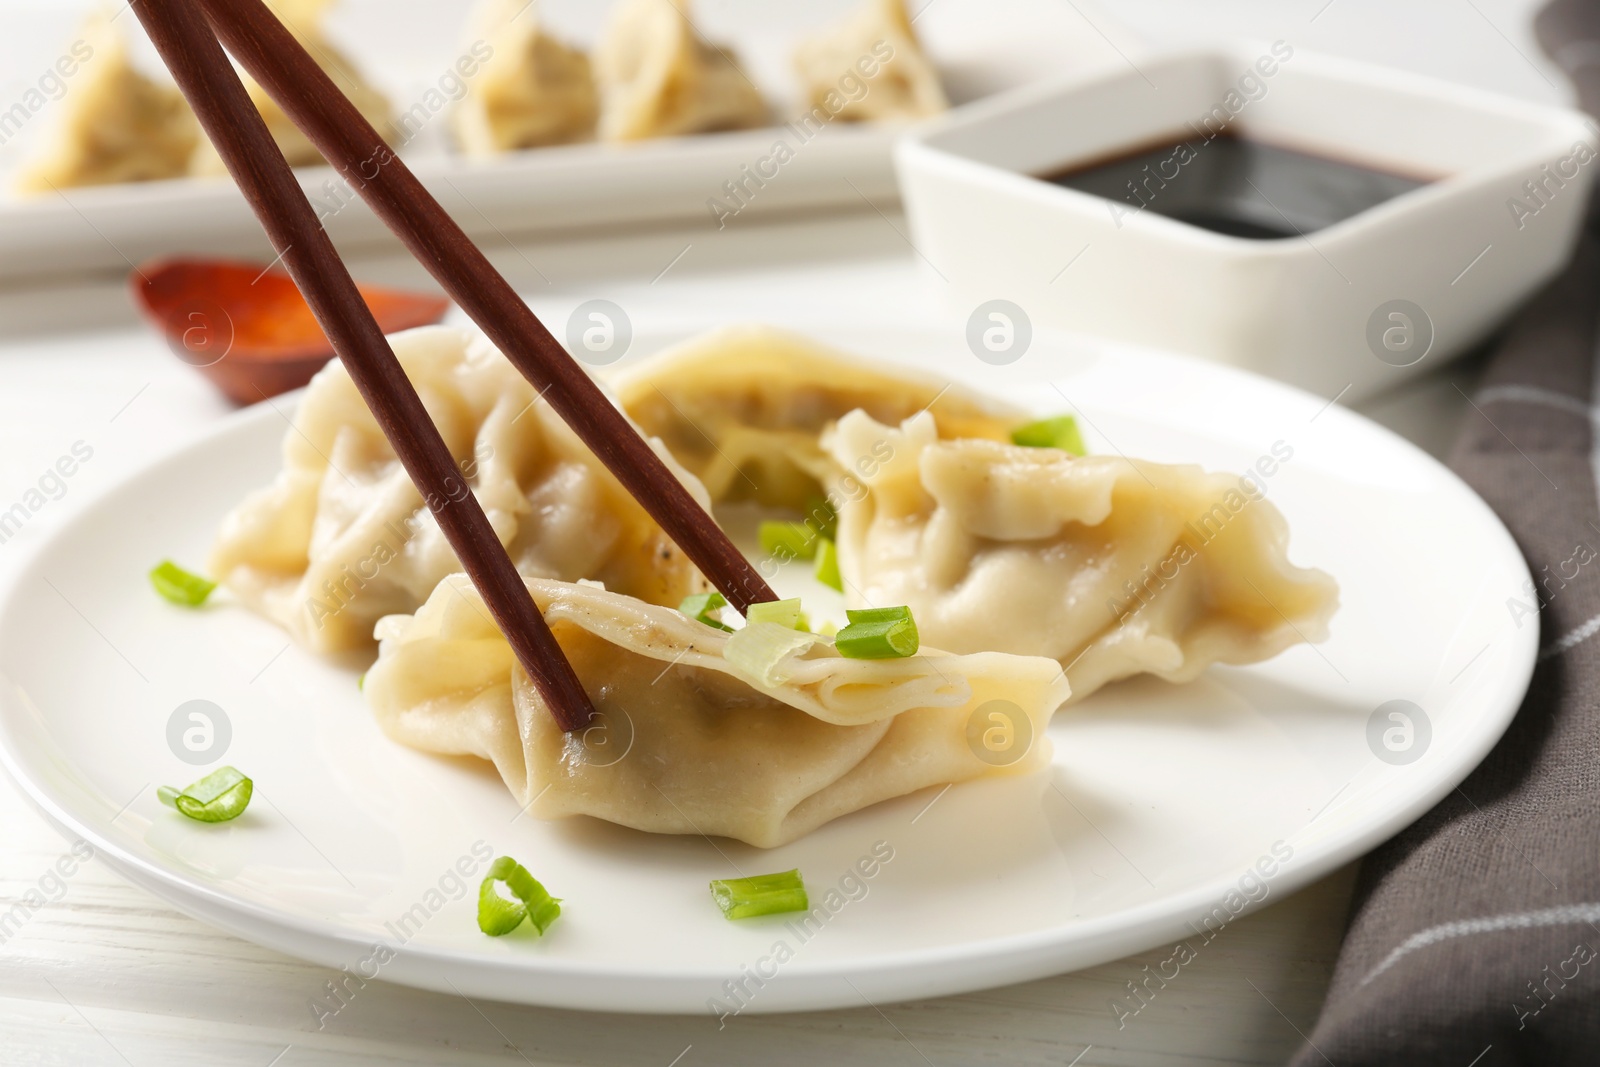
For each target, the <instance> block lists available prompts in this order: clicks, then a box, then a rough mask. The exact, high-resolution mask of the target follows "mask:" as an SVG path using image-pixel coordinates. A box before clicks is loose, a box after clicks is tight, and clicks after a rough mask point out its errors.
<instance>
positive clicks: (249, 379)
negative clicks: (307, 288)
mask: <svg viewBox="0 0 1600 1067" xmlns="http://www.w3.org/2000/svg"><path fill="white" fill-rule="evenodd" d="M128 281H129V288H130V289H131V290H132V291H133V298H134V302H135V303H136V304H137V305H138V306H139V310H140V312H141V313H143V315H144V317H145V319H146V320H147V321H148V322H149V323H150V324H151V325H152V326H154V327H155V328H156V329H157V330H159V331H160V332H161V335H162V336H163V337H165V338H166V341H167V347H169V348H171V349H172V354H173V355H175V356H177V357H178V358H179V359H181V360H183V362H185V363H187V364H188V365H189V366H191V367H194V368H195V369H196V370H198V371H199V372H200V373H201V374H203V375H205V376H206V378H208V379H209V380H210V381H211V383H212V384H213V385H215V386H216V387H217V388H218V389H220V390H221V391H222V394H223V395H224V396H226V397H227V398H228V399H229V400H231V401H233V402H234V403H235V404H254V403H255V402H256V401H258V400H265V399H267V398H268V397H273V396H277V395H278V394H279V393H286V392H288V391H289V390H290V389H298V388H300V387H301V386H302V385H304V384H306V383H307V382H309V381H310V380H311V376H312V375H313V374H315V373H317V371H319V370H321V369H322V366H323V364H325V363H327V362H328V360H330V359H332V358H333V347H332V346H331V345H330V344H329V343H328V338H327V335H326V334H324V333H323V332H322V327H321V326H319V325H318V324H317V320H316V319H315V318H314V317H313V316H312V314H311V308H310V307H309V306H308V305H307V304H306V301H305V297H303V296H301V295H300V290H299V289H297V288H296V287H295V284H294V282H293V281H291V280H290V278H289V276H288V275H287V274H285V273H283V272H282V271H281V270H274V269H273V267H272V266H271V265H270V264H257V263H241V262H236V261H232V260H202V259H171V260H163V261H160V262H154V263H146V264H145V265H144V266H142V267H140V268H138V269H137V270H135V271H134V272H133V273H132V274H131V275H129V279H128ZM358 288H359V290H360V292H361V296H362V298H363V299H365V300H366V302H367V306H368V307H369V308H371V309H372V315H373V318H375V319H377V320H378V325H379V326H381V327H382V328H383V331H384V333H393V332H394V331H396V330H408V329H410V328H411V327H413V326H426V325H429V324H430V323H435V322H438V321H439V320H440V319H441V318H443V317H444V313H445V310H446V309H447V308H448V307H449V306H450V301H448V300H446V299H445V298H444V297H442V296H437V295H434V294H431V293H412V292H406V291H404V290H400V289H388V288H384V287H380V286H376V285H362V286H358Z"/></svg>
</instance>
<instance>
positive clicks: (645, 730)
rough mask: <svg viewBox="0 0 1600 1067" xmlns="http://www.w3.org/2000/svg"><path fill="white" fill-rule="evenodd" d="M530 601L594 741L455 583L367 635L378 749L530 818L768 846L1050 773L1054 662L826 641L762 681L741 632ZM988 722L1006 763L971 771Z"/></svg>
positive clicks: (583, 588) (613, 603)
mask: <svg viewBox="0 0 1600 1067" xmlns="http://www.w3.org/2000/svg"><path fill="white" fill-rule="evenodd" d="M528 588H529V590H530V591H531V592H532V593H533V598H534V600H535V602H536V603H538V605H539V607H540V608H541V609H542V610H543V612H544V616H545V619H546V621H548V622H549V624H550V628H551V630H552V631H553V632H554V634H555V636H556V640H557V641H558V642H559V643H560V645H561V647H562V650H563V651H564V652H565V653H566V656H567V658H568V660H570V661H571V663H572V665H573V668H574V670H576V671H577V674H578V677H579V679H581V680H582V682H583V685H584V688H585V689H586V690H587V691H588V693H589V695H590V697H591V699H592V700H593V701H594V704H595V708H596V710H597V711H598V712H599V713H600V718H599V719H597V720H596V723H595V724H594V725H593V726H591V727H590V728H589V731H586V732H575V733H573V734H564V733H562V732H561V731H560V729H559V728H558V727H557V726H556V725H555V722H554V720H553V719H552V718H551V717H550V715H549V713H548V712H547V711H546V710H545V708H544V707H543V705H542V704H541V702H540V698H539V696H538V693H537V691H536V690H534V688H533V687H532V686H531V685H530V684H529V682H528V680H527V678H526V676H524V675H523V674H522V672H521V668H520V667H518V666H517V665H516V664H515V663H514V662H513V658H512V654H511V650H510V647H509V646H508V645H507V644H506V642H505V639H504V638H503V637H502V636H501V635H500V632H499V631H498V630H497V629H496V628H495V626H494V624H493V623H492V622H491V621H490V620H489V616H488V614H487V611H486V609H485V608H484V606H483V603H482V600H481V599H480V598H479V597H478V593H477V592H476V590H475V589H474V588H473V586H472V585H471V583H470V582H468V581H467V580H466V578H465V577H464V576H462V575H454V576H452V577H450V578H447V579H445V581H444V582H442V583H441V584H440V586H439V588H438V589H437V590H435V592H434V594H433V596H431V597H429V598H428V602H427V603H426V604H424V605H423V606H422V608H421V609H420V610H419V611H418V612H417V613H416V615H415V616H397V617H393V618H388V619H384V620H383V621H382V622H381V623H380V624H379V627H378V636H379V637H380V639H381V641H382V644H381V646H380V650H379V655H378V662H377V664H376V665H375V666H373V668H372V669H371V670H370V671H369V672H368V673H367V677H366V683H365V685H364V687H363V689H364V692H365V695H366V700H367V703H368V705H369V706H370V707H371V708H372V710H373V712H374V714H375V715H376V717H377V720H378V723H379V725H380V726H381V728H382V729H383V731H384V732H385V733H386V734H387V735H388V736H389V737H391V738H393V739H394V740H397V741H400V742H401V743H403V744H407V745H411V746H413V747H415V748H420V749H424V750H426V751H430V752H438V753H444V754H449V755H472V756H479V757H481V758H483V759H487V760H490V761H492V762H493V763H494V765H495V767H496V768H497V769H498V770H499V772H500V774H501V776H502V777H503V778H504V779H505V782H506V785H507V786H508V787H509V788H510V789H511V792H512V794H513V795H514V796H515V797H516V799H517V802H518V803H519V804H523V805H525V806H527V807H528V810H529V811H530V812H531V813H532V814H534V815H536V816H538V817H541V818H558V817H561V816H567V815H591V816H594V817H596V818H600V819H605V820H607V821H610V822H614V823H619V824H621V825H623V826H631V827H634V828H636V829H640V830H646V831H650V832H653V833H667V834H717V835H722V836H726V837H733V838H737V839H739V840H741V841H745V842H748V843H749V844H752V845H756V846H759V847H772V846H775V845H781V844H783V843H785V842H787V841H792V840H794V839H795V838H797V837H800V836H801V835H803V834H806V833H808V832H810V831H811V830H813V829H815V828H816V827H818V826H821V825H822V824H823V823H826V822H828V821H830V820H832V819H836V818H838V817H839V816H841V815H845V814H848V813H849V812H852V811H856V810H859V809H861V808H864V807H867V806H869V805H871V804H875V803H877V802H879V801H881V800H887V799H889V798H891V797H897V796H902V795H904V794H906V793H911V792H915V791H916V790H918V789H922V788H925V787H927V786H930V785H940V784H943V783H946V782H959V781H964V780H966V779H970V778H976V777H979V776H980V775H985V774H993V773H1008V774H1016V773H1022V772H1026V771H1031V770H1035V769H1037V768H1039V767H1042V766H1044V765H1045V764H1047V763H1048V762H1049V759H1050V744H1049V740H1048V738H1047V737H1046V736H1045V732H1044V731H1045V727H1046V725H1047V724H1048V722H1049V719H1050V715H1051V713H1052V712H1054V710H1055V709H1056V707H1057V706H1059V705H1060V704H1061V702H1062V701H1063V700H1064V699H1065V698H1066V696H1067V684H1066V681H1065V676H1064V675H1063V672H1062V670H1061V667H1060V665H1059V664H1057V663H1056V662H1055V661H1054V660H1049V659H1043V658H1038V657H1033V658H1029V657H1022V656H1007V655H1000V654H998V653H979V654H977V655H971V656H949V655H945V654H943V653H928V652H926V651H925V652H924V653H923V654H921V655H917V656H914V657H911V658H909V659H899V660H857V659H844V658H842V657H840V656H839V655H838V654H837V653H836V652H835V651H834V649H833V644H832V642H831V641H830V640H828V639H826V638H820V637H814V638H811V639H812V640H814V641H815V644H812V645H810V646H809V647H808V648H805V649H802V650H799V651H796V652H795V653H793V654H792V655H791V656H790V657H789V658H787V659H786V660H784V661H782V662H780V663H779V664H778V665H777V666H776V667H775V668H773V670H772V673H771V674H769V675H766V676H763V677H756V676H754V675H753V674H746V673H744V671H743V670H741V668H740V667H738V666H735V664H734V663H733V662H730V661H729V658H728V652H729V649H730V647H731V645H732V644H733V643H734V642H736V641H738V640H739V638H738V637H736V636H734V635H730V634H727V633H723V632H722V631H720V630H715V629H713V628H711V627H709V626H706V625H704V624H702V623H699V622H696V621H694V620H692V619H690V618H688V617H686V616H684V615H682V614H680V613H679V612H676V611H673V610H670V609H667V608H660V607H653V606H651V605H648V604H645V603H642V602H640V601H638V600H634V599H631V598H629V597H625V596H621V595H620V594H617V593H612V592H607V591H605V590H603V589H599V588H596V587H594V586H592V585H587V584H583V585H569V584H566V583H562V582H553V581H543V580H538V579H533V580H530V581H529V582H528ZM758 625H761V626H768V627H774V628H776V625H777V624H775V623H762V624H758ZM795 636H799V635H795ZM996 715H999V716H1001V718H998V719H997V718H995V716H996ZM974 724H976V726H974ZM995 726H1000V727H1001V728H1002V729H1005V728H1009V729H1010V730H1011V731H1012V735H1011V736H1012V737H1013V738H1014V739H1015V740H1014V742H1013V743H1015V744H1016V745H1017V748H1018V751H1016V752H1001V753H999V754H998V756H997V755H995V752H996V750H995V747H994V746H993V745H991V746H989V752H990V753H991V754H990V756H989V758H980V756H979V755H978V753H979V752H980V751H983V750H984V741H983V738H984V737H985V734H984V731H985V730H987V729H992V728H993V727H995ZM591 732H592V733H591ZM1024 737H1025V738H1027V739H1028V740H1026V741H1023V740H1021V739H1022V738H1024ZM969 738H972V739H973V740H970V741H969Z"/></svg>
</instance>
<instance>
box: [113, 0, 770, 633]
mask: <svg viewBox="0 0 1600 1067" xmlns="http://www.w3.org/2000/svg"><path fill="white" fill-rule="evenodd" d="M143 2H148V0H143ZM198 3H199V4H200V6H201V8H202V9H203V10H204V12H205V16H206V18H207V19H208V20H209V21H210V23H211V27H212V29H213V30H214V31H215V32H216V34H217V36H218V37H219V38H221V40H222V43H223V44H225V45H226V46H227V47H228V50H229V51H230V52H231V53H233V55H234V57H235V58H236V59H237V60H238V61H239V63H240V64H241V65H242V66H243V67H244V68H245V69H246V70H247V71H249V72H250V74H251V75H252V76H253V77H254V78H255V79H256V81H257V82H259V83H260V84H261V86H262V87H263V88H264V89H266V91H267V93H268V94H269V95H270V96H271V97H272V98H273V100H275V101H276V102H277V104H278V106H279V107H281V108H283V110H284V113H285V114H287V115H288V116H289V118H290V119H291V120H292V121H293V122H294V124H295V125H296V126H298V127H299V128H300V130H301V132H302V133H304V134H305V135H306V136H307V137H308V138H309V139H310V140H311V143H312V144H314V145H316V146H317V148H318V149H319V150H320V151H321V152H322V154H323V156H325V157H326V158H327V160H328V162H330V163H331V164H332V165H333V166H334V167H335V168H337V169H338V170H339V171H340V173H341V174H343V176H344V178H345V179H346V180H347V181H348V182H349V183H350V185H351V187H352V188H354V189H355V190H356V192H357V193H359V194H360V195H361V197H362V199H364V200H365V201H366V202H367V204H368V205H369V206H371V208H372V210H373V211H374V212H375V213H376V214H377V215H378V217H379V218H381V219H382V220H383V221H384V223H385V224H386V225H387V226H388V227H389V229H391V230H393V231H394V232H395V234H396V235H397V236H398V237H399V238H400V239H401V241H403V242H404V243H405V245H406V247H407V248H409V249H410V250H411V254H412V255H413V256H415V257H416V259H417V261H418V262H420V263H421V264H422V265H423V266H424V267H426V268H427V270H428V272H429V273H430V274H432V275H433V277H434V278H435V279H436V280H437V281H438V282H439V284H440V285H441V286H442V287H443V288H444V290H445V291H446V292H447V293H449V294H450V296H451V297H452V298H453V299H454V300H455V301H456V303H457V304H459V305H461V307H462V309H463V310H465V311H466V313H467V314H468V315H469V316H470V317H471V318H472V320H473V321H474V322H476V323H477V324H478V326H479V327H480V328H481V329H482V330H483V331H484V333H486V334H487V335H488V336H489V338H490V339H491V340H492V341H494V343H495V344H496V345H497V346H498V347H499V348H500V350H501V351H502V352H504V353H505V355H506V358H507V359H509V360H510V361H511V363H512V364H513V365H514V366H515V367H516V368H517V369H518V370H519V371H520V372H521V373H522V375H523V377H525V378H527V379H528V381H530V382H532V383H533V385H534V387H535V388H537V389H539V391H540V392H541V393H542V394H543V395H545V396H546V397H547V399H548V400H549V402H550V405H551V406H552V407H553V408H555V410H556V412H557V413H558V414H560V416H561V417H562V418H563V419H565V420H566V423H567V425H568V426H570V427H572V429H573V431H574V432H575V433H576V434H577V435H578V437H579V438H581V439H582V440H583V443H584V444H586V445H588V446H589V449H590V450H591V451H593V452H594V454H595V455H596V456H598V457H599V458H600V461H601V462H603V463H604V464H605V465H606V467H607V468H609V469H610V471H611V473H612V474H614V475H615V476H616V478H617V480H618V481H620V482H621V483H622V485H623V487H624V488H626V489H627V490H628V492H629V493H630V494H632V496H633V498H634V499H635V500H637V501H639V503H640V504H641V505H643V506H644V508H645V510H646V511H648V512H649V513H650V516H651V518H653V519H654V520H655V521H656V523H657V524H658V525H659V526H660V527H661V528H662V529H663V530H665V531H666V533H667V535H668V536H669V537H671V538H672V539H673V541H675V542H676V543H677V545H678V547H679V548H680V549H682V550H683V552H684V553H685V554H686V555H687V556H688V557H689V558H690V559H691V560H693V561H694V563H695V565H696V566H698V567H699V568H700V570H701V572H702V573H703V574H705V576H706V577H707V578H708V579H710V580H711V583H712V584H713V585H715V586H716V587H717V588H718V589H719V590H721V592H722V595H723V596H725V597H727V599H728V602H729V603H730V604H732V605H733V606H734V607H735V608H737V609H738V610H739V611H741V612H743V611H745V610H747V609H748V608H749V606H750V605H751V604H758V603H763V602H765V601H769V600H776V599H777V594H775V593H774V592H773V591H772V590H771V588H769V587H768V585H767V583H766V581H765V580H763V579H762V577H761V575H760V574H759V573H758V572H757V571H756V569H755V568H754V567H753V566H751V564H750V561H749V560H747V559H745V557H744V555H743V554H742V553H740V551H739V550H738V549H737V548H735V547H734V546H733V542H731V541H729V540H728V537H727V535H726V534H724V533H723V532H722V530H721V528H720V527H718V526H717V524H716V522H715V521H713V520H712V518H711V516H710V515H708V514H707V513H706V511H705V509H704V508H702V507H700V505H699V504H698V503H696V501H695V499H694V497H693V496H691V495H690V494H689V491H688V490H687V489H685V488H684V486H683V484H682V483H681V482H679V481H678V479H677V478H675V477H674V476H673V475H672V473H671V471H669V470H668V469H667V466H666V464H665V463H663V462H662V461H661V458H660V457H659V456H657V455H656V454H655V452H654V451H652V450H651V448H650V446H649V445H648V444H646V443H645V441H644V439H643V438H642V437H640V436H639V434H638V432H637V431H636V430H634V428H633V427H632V425H630V424H629V422H628V420H627V418H626V417H624V416H623V414H622V413H621V412H620V411H618V410H617V409H616V408H615V407H614V406H612V404H611V403H610V402H609V401H608V400H607V399H606V398H605V394H603V393H602V392H601V391H600V389H599V387H598V386H596V385H595V383H594V381H593V380H591V379H590V377H589V375H588V374H586V373H585V372H584V370H583V368H582V367H580V366H578V364H577V362H576V361H574V360H573V358H572V357H571V356H569V355H568V354H567V352H566V350H565V349H564V348H562V347H561V344H560V343H559V342H558V341H557V340H556V339H555V338H554V337H552V336H551V335H550V331H549V330H547V329H545V327H544V325H543V324H542V323H540V321H539V320H538V318H537V317H536V316H535V315H534V314H533V312H532V311H531V310H530V309H529V308H528V306H527V304H525V303H523V302H522V300H521V299H520V298H519V297H518V296H517V294H516V292H515V291H514V290H513V289H512V288H511V286H510V284H509V283H507V282H506V280H505V279H504V278H503V277H501V276H500V273H499V272H498V271H496V270H495V269H494V267H493V266H491V265H490V263H489V261H488V259H487V258H485V257H484V255H483V253H482V252H480V251H479V250H478V248H477V247H476V246H475V245H474V244H473V243H472V241H471V240H469V239H468V238H467V235H466V234H465V233H463V232H462V230H461V227H459V226H457V225H456V223H455V221H454V220H453V219H451V217H450V216H449V215H448V214H447V213H446V212H445V210H444V208H442V207H440V206H439V203H438V202H437V201H436V200H434V198H433V197H432V196H431V195H429V193H428V191H427V190H426V189H424V188H423V186H422V183H421V182H419V181H418V180H417V179H416V176H415V175H413V174H412V173H411V171H410V169H409V168H408V167H407V166H406V165H405V164H404V163H403V162H401V160H400V159H399V157H398V156H396V155H395V153H394V151H393V149H391V148H390V147H389V146H388V144H387V143H385V141H384V139H383V138H382V137H381V136H380V135H379V134H378V132H377V131H376V130H374V129H373V128H372V126H371V125H370V124H369V123H368V122H367V120H366V119H364V118H363V117H362V116H361V113H360V112H359V111H357V110H356V108H355V105H353V104H351V103H350V101H349V100H348V99H346V97H345V95H344V94H343V93H342V92H340V90H339V89H338V87H337V86H335V85H334V83H333V81H332V80H331V79H330V78H329V77H328V76H327V75H326V74H324V73H323V72H322V68H321V67H319V66H318V65H317V63H316V61H315V60H313V59H312V58H311V56H310V55H309V54H307V52H306V50H305V49H304V48H303V47H302V46H301V45H300V43H299V42H298V41H296V40H295V38H294V36H293V35H292V34H291V33H289V31H288V30H286V29H285V28H284V27H283V25H282V24H281V23H280V22H279V21H278V20H277V19H276V18H275V17H274V16H273V14H272V12H271V11H269V10H268V9H267V7H266V5H265V4H263V3H261V0H198Z"/></svg>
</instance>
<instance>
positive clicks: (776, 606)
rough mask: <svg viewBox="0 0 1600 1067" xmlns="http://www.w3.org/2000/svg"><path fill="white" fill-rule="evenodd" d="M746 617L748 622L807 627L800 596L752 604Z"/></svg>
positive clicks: (799, 628)
mask: <svg viewBox="0 0 1600 1067" xmlns="http://www.w3.org/2000/svg"><path fill="white" fill-rule="evenodd" d="M744 618H745V621H746V622H775V623H777V624H778V625H779V626H786V627H788V628H789V629H791V630H804V629H807V627H806V615H805V612H803V611H801V610H800V598H799V597H791V598H790V599H788V600H774V601H771V602H770V603H766V604H751V605H750V610H749V611H747V612H745V613H744Z"/></svg>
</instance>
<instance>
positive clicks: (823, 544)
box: [813, 537, 844, 593]
mask: <svg viewBox="0 0 1600 1067" xmlns="http://www.w3.org/2000/svg"><path fill="white" fill-rule="evenodd" d="M813 573H815V575H816V578H817V581H819V582H821V583H822V584H823V585H825V586H827V587H828V588H829V589H837V590H839V592H841V593H842V592H844V579H843V578H841V577H840V576H839V549H838V548H837V547H835V545H834V543H833V542H832V541H830V540H828V539H827V538H826V537H822V538H818V540H817V566H816V570H815V571H814V572H813Z"/></svg>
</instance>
